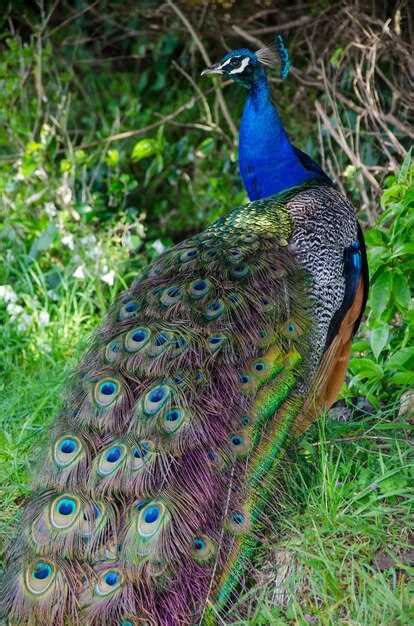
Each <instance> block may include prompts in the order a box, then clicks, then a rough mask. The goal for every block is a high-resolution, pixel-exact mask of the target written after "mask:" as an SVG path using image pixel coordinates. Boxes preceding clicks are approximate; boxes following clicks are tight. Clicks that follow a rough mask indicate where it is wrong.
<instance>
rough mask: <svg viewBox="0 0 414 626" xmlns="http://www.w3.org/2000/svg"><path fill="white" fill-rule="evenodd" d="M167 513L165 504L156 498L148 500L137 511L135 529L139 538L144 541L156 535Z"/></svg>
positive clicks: (167, 515) (166, 517) (165, 519)
mask: <svg viewBox="0 0 414 626" xmlns="http://www.w3.org/2000/svg"><path fill="white" fill-rule="evenodd" d="M168 518H169V514H168V511H167V508H166V506H165V505H164V504H163V503H162V502H160V501H157V500H154V501H151V502H148V504H146V505H145V506H144V507H143V508H142V509H141V511H140V512H139V517H138V524H137V530H138V534H139V536H140V538H141V539H142V540H143V541H144V543H145V542H146V541H149V540H151V539H152V538H153V537H154V536H155V535H157V534H158V533H159V531H160V529H161V528H162V527H163V525H164V523H165V522H166V521H167V520H168Z"/></svg>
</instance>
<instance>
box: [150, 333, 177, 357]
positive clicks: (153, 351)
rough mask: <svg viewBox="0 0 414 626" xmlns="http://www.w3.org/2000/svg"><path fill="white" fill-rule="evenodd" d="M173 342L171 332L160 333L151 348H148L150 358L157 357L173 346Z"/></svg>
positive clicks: (155, 337)
mask: <svg viewBox="0 0 414 626" xmlns="http://www.w3.org/2000/svg"><path fill="white" fill-rule="evenodd" d="M172 340H173V334H172V333H170V332H169V331H166V330H162V331H159V332H158V333H157V334H156V335H155V336H154V338H153V340H152V342H151V344H150V346H149V347H148V356H150V357H157V356H159V355H160V354H162V353H163V352H165V350H166V349H167V348H168V347H170V346H171V342H172Z"/></svg>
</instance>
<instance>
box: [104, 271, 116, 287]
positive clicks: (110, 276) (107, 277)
mask: <svg viewBox="0 0 414 626" xmlns="http://www.w3.org/2000/svg"><path fill="white" fill-rule="evenodd" d="M101 280H103V282H104V283H107V284H108V285H113V284H114V280H115V272H113V271H112V270H111V271H110V272H107V273H106V274H104V275H103V276H101Z"/></svg>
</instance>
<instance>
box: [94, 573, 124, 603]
mask: <svg viewBox="0 0 414 626" xmlns="http://www.w3.org/2000/svg"><path fill="white" fill-rule="evenodd" d="M123 580H124V579H123V575H122V572H121V570H119V569H117V568H113V569H108V570H106V571H105V572H103V573H102V574H101V575H100V576H99V579H98V582H97V583H96V585H95V589H94V591H95V593H96V595H98V596H101V597H107V596H110V595H112V594H113V593H115V591H117V590H118V589H119V588H120V587H121V586H122V583H123Z"/></svg>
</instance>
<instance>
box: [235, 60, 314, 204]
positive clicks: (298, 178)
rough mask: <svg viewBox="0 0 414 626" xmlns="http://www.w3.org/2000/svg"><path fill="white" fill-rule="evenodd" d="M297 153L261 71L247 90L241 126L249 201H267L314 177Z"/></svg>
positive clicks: (241, 159)
mask: <svg viewBox="0 0 414 626" xmlns="http://www.w3.org/2000/svg"><path fill="white" fill-rule="evenodd" d="M299 154H300V151H298V150H297V149H296V148H295V147H294V146H292V144H291V143H290V141H289V137H288V136H287V134H286V131H285V129H284V128H283V124H282V121H281V119H280V117H279V114H278V112H277V110H276V108H275V107H274V106H273V104H272V102H271V99H270V93H269V87H268V83H267V78H266V75H265V73H264V71H263V70H260V74H259V76H258V78H257V80H256V81H255V82H254V84H253V85H252V87H251V88H250V92H249V95H248V98H247V100H246V104H245V107H244V111H243V117H242V121H241V126H240V142H239V164H240V173H241V177H242V179H243V183H244V186H245V188H246V190H247V193H248V195H249V198H250V200H258V199H259V198H267V197H268V196H271V195H273V194H275V193H278V192H280V191H284V190H286V189H289V188H290V187H293V186H295V185H301V184H303V183H305V182H306V181H308V180H310V179H312V178H316V177H317V175H315V171H314V170H312V169H311V170H310V169H309V168H308V167H306V166H305V165H304V164H303V163H302V161H301V159H300V158H299V156H298V155H299ZM303 156H304V157H305V158H306V155H303ZM307 158H308V159H309V162H310V163H312V161H311V159H310V157H307ZM315 166H316V164H315ZM316 167H318V166H316Z"/></svg>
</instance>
